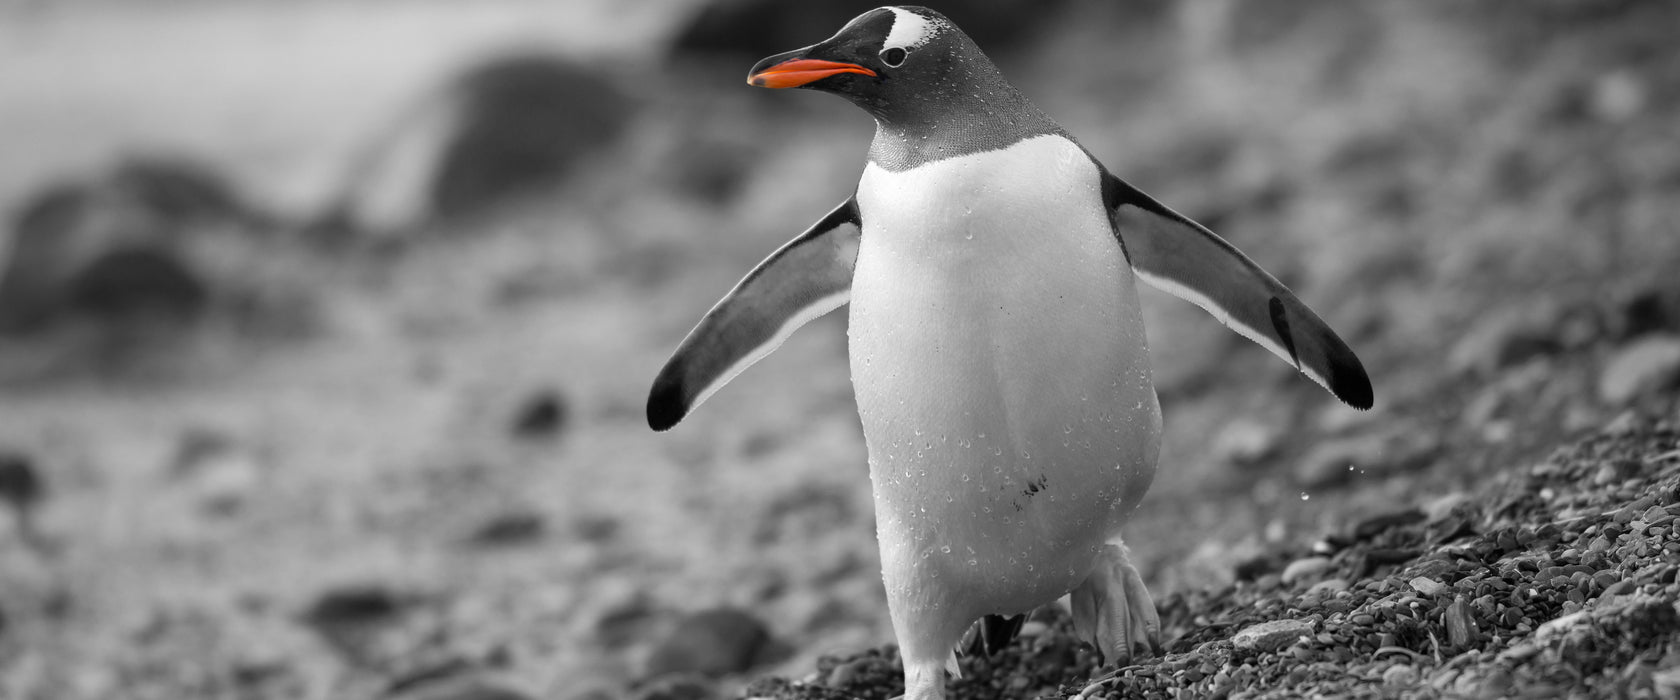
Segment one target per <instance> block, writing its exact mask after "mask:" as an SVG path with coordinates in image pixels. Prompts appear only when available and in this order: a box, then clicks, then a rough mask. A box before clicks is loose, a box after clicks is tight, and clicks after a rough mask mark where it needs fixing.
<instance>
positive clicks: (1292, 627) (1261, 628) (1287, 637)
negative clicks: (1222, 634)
mask: <svg viewBox="0 0 1680 700" xmlns="http://www.w3.org/2000/svg"><path fill="white" fill-rule="evenodd" d="M1312 630H1313V623H1312V622H1310V621H1307V620H1271V621H1267V622H1262V623H1259V624H1256V625H1250V626H1249V627H1246V628H1244V629H1243V630H1242V631H1241V632H1238V633H1237V634H1236V635H1235V636H1233V637H1231V643H1232V644H1233V645H1235V646H1236V648H1237V649H1240V650H1242V651H1247V652H1269V651H1277V650H1279V649H1282V648H1284V647H1286V646H1289V645H1290V644H1294V643H1295V640H1297V639H1300V638H1301V637H1305V636H1310V635H1311V634H1312Z"/></svg>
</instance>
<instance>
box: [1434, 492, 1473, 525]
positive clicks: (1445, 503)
mask: <svg viewBox="0 0 1680 700" xmlns="http://www.w3.org/2000/svg"><path fill="white" fill-rule="evenodd" d="M1470 503H1473V501H1472V500H1471V499H1470V496H1469V495H1468V494H1466V493H1464V492H1463V491H1454V492H1452V493H1448V494H1443V495H1441V496H1438V497H1436V498H1434V499H1431V500H1430V501H1429V502H1428V503H1425V504H1423V507H1422V510H1423V514H1424V516H1425V517H1426V518H1427V519H1428V521H1429V522H1432V523H1435V522H1440V521H1442V520H1445V519H1447V518H1448V517H1449V516H1451V515H1452V514H1453V512H1454V511H1456V510H1458V509H1459V508H1461V507H1464V506H1465V505H1467V504H1470Z"/></svg>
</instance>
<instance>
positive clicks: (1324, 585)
mask: <svg viewBox="0 0 1680 700" xmlns="http://www.w3.org/2000/svg"><path fill="white" fill-rule="evenodd" d="M1347 589H1348V582H1347V579H1342V578H1329V579H1325V580H1323V581H1319V582H1318V583H1315V584H1313V586H1312V588H1309V589H1307V592H1308V593H1320V594H1330V593H1340V592H1342V591H1345V590H1347Z"/></svg>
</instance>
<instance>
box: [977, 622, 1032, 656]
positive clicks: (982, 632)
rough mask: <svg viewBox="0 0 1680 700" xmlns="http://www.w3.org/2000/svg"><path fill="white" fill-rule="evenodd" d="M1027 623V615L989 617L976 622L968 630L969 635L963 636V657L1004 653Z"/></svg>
mask: <svg viewBox="0 0 1680 700" xmlns="http://www.w3.org/2000/svg"><path fill="white" fill-rule="evenodd" d="M1026 622H1027V616H1026V615H1015V616H1013V617H1004V616H1002V615H987V616H985V617H982V618H980V619H978V620H975V621H974V625H973V626H972V627H969V628H968V634H965V635H963V641H962V648H961V650H962V653H963V655H965V656H982V655H984V656H991V655H993V654H996V653H998V652H1000V651H1002V650H1003V648H1004V647H1006V646H1008V645H1009V642H1010V641H1011V640H1014V639H1015V635H1017V634H1020V632H1021V625H1024V624H1026Z"/></svg>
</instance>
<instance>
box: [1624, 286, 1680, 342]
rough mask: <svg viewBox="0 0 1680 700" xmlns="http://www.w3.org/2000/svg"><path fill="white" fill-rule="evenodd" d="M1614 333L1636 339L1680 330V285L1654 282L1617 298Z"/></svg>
mask: <svg viewBox="0 0 1680 700" xmlns="http://www.w3.org/2000/svg"><path fill="white" fill-rule="evenodd" d="M1616 310H1617V311H1618V314H1617V317H1616V318H1614V319H1613V323H1612V324H1611V326H1612V327H1611V329H1610V331H1611V333H1612V334H1613V335H1614V336H1615V337H1617V338H1622V339H1626V338H1632V337H1634V336H1639V335H1644V334H1646V333H1655V332H1659V331H1667V332H1671V333H1672V332H1675V331H1680V283H1676V282H1673V281H1669V282H1666V283H1654V284H1650V285H1646V286H1643V287H1639V288H1636V289H1634V290H1632V291H1630V292H1626V293H1624V294H1622V295H1621V296H1620V298H1618V299H1617V303H1616Z"/></svg>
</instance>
